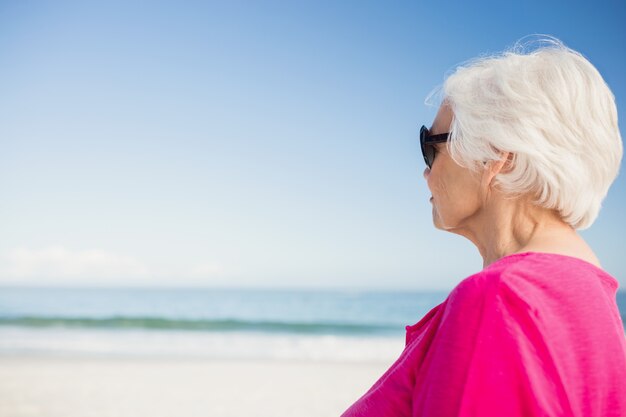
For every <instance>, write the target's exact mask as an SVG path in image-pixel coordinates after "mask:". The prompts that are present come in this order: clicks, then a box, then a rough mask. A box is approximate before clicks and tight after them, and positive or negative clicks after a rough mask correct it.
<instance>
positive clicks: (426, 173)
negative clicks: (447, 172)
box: [424, 167, 430, 180]
mask: <svg viewBox="0 0 626 417" xmlns="http://www.w3.org/2000/svg"><path fill="white" fill-rule="evenodd" d="M429 175H430V168H428V167H426V169H425V170H424V179H425V180H428V176H429Z"/></svg>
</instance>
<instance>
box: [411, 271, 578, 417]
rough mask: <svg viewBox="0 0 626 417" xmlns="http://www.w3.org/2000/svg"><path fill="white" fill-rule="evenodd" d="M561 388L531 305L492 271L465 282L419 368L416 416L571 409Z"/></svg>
mask: <svg viewBox="0 0 626 417" xmlns="http://www.w3.org/2000/svg"><path fill="white" fill-rule="evenodd" d="M564 396H565V393H564V392H563V387H562V385H560V384H559V378H558V374H556V373H555V372H554V369H553V364H552V362H551V358H550V352H549V351H548V350H547V349H546V346H545V345H544V344H543V342H542V337H541V335H540V334H539V333H538V332H537V328H536V326H535V325H534V321H533V312H532V310H531V309H530V308H529V306H528V305H526V304H525V303H524V302H523V301H522V299H521V298H519V297H517V295H516V294H515V293H513V292H511V291H509V290H508V289H507V288H506V286H505V285H504V284H503V283H502V282H500V280H499V279H498V277H490V274H488V273H484V274H479V275H476V276H473V277H470V278H468V279H466V280H465V281H464V282H462V283H461V284H460V285H459V286H458V287H457V288H456V289H455V290H454V291H453V292H452V293H451V294H450V297H449V299H448V303H447V305H446V310H445V311H444V312H443V317H442V321H441V323H440V327H439V329H438V331H437V336H436V338H435V340H433V343H432V345H431V346H430V349H429V354H428V357H427V358H426V359H425V361H424V363H423V365H422V367H421V369H420V372H419V373H418V376H417V380H416V384H415V390H414V393H413V416H450V417H451V416H455V417H456V416H459V417H463V416H477V415H480V416H509V417H515V416H527V415H568V414H569V412H570V410H568V409H566V408H564V407H567V404H568V402H567V401H566V398H564Z"/></svg>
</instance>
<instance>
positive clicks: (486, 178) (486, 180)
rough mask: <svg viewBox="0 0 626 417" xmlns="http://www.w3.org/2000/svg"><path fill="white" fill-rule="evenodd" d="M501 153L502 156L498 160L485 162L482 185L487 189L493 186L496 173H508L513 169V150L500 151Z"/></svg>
mask: <svg viewBox="0 0 626 417" xmlns="http://www.w3.org/2000/svg"><path fill="white" fill-rule="evenodd" d="M500 155H501V158H500V159H498V160H496V161H493V160H492V161H486V162H483V176H482V180H481V185H482V186H483V189H485V190H486V189H487V188H489V187H490V186H491V183H492V182H493V179H494V178H495V176H496V175H498V174H504V173H507V172H509V171H510V170H511V169H512V163H513V154H512V153H511V152H500Z"/></svg>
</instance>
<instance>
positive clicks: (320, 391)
mask: <svg viewBox="0 0 626 417" xmlns="http://www.w3.org/2000/svg"><path fill="white" fill-rule="evenodd" d="M390 365H391V363H387V362H385V363H382V362H370V363H341V362H329V361H327V362H322V361H290V360H265V359H264V360H212V359H203V358H181V357H170V358H167V357H161V358H156V357H143V358H142V357H139V358H138V357H131V356H125V357H110V356H108V357H104V356H101V357H98V356H85V355H82V356H77V357H68V356H54V355H8V354H5V355H2V356H0V417H37V416H41V417H44V416H45V417H114V416H115V417H132V416H150V417H161V416H162V417H165V416H168V417H172V416H177V417H178V416H181V417H182V416H184V417H194V416H203V417H206V416H215V417H218V416H219V417H222V416H223V417H230V416H233V417H234V416H254V417H264V416H267V417H280V416H290V417H291V416H298V417H323V416H324V417H325V416H328V417H331V416H338V415H339V414H340V413H341V412H343V411H344V410H345V409H346V408H347V407H348V406H349V405H350V404H352V402H354V401H355V400H356V399H357V398H358V397H359V396H360V395H361V394H363V393H364V392H365V391H366V390H367V389H368V388H369V387H370V386H371V385H372V384H373V383H374V382H375V381H376V379H377V378H378V377H379V376H380V375H381V374H382V373H383V372H384V371H385V370H386V369H387V368H388V367H389V366H390Z"/></svg>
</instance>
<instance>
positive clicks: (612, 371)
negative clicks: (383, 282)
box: [342, 252, 626, 417]
mask: <svg viewBox="0 0 626 417" xmlns="http://www.w3.org/2000/svg"><path fill="white" fill-rule="evenodd" d="M617 287H618V283H617V281H616V280H615V279H614V278H613V277H612V276H610V275H609V274H607V273H606V272H605V271H603V270H602V269H600V268H598V267H596V266H595V265H592V264H590V263H588V262H586V261H583V260H581V259H578V258H573V257H569V256H564V255H557V254H550V253H540V252H526V253H520V254H513V255H509V256H506V257H504V258H501V259H500V260H498V261H497V262H494V263H493V264H491V265H489V266H488V267H487V268H485V269H483V270H482V271H480V272H479V273H477V274H475V275H472V276H470V277H468V278H466V279H465V280H463V281H462V282H461V283H460V284H459V285H457V286H456V287H455V288H454V289H453V290H452V292H451V293H450V294H449V295H448V298H447V299H446V300H445V301H444V302H443V303H441V304H439V305H438V306H436V307H435V308H433V309H432V310H431V311H430V312H428V314H426V315H425V316H424V317H423V318H422V319H421V320H420V321H419V322H418V323H417V324H415V325H413V326H407V327H406V346H405V348H404V351H403V352H402V354H401V355H400V357H399V358H398V359H397V360H396V362H395V363H394V364H393V365H392V366H391V367H390V368H389V369H388V370H387V371H386V372H385V373H384V374H383V375H382V377H380V379H379V380H378V381H376V383H375V384H374V385H373V386H372V387H371V388H370V389H369V391H367V392H366V393H365V394H364V395H363V396H362V397H361V398H360V399H359V400H358V401H357V402H356V403H354V404H353V405H352V406H351V407H350V408H349V409H348V410H346V411H345V412H344V413H343V414H342V417H355V416H368V417H369V416H372V417H374V416H376V417H387V416H394V417H395V416H398V417H400V416H412V417H416V416H437V417H450V416H498V417H502V416H507V417H515V416H526V417H527V416H581V417H582V416H584V417H594V416H597V417H600V416H602V417H607V416H616V417H617V416H626V338H625V337H624V327H623V324H622V320H621V318H620V314H619V311H618V309H617V305H616V302H615V292H616V291H617Z"/></svg>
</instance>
